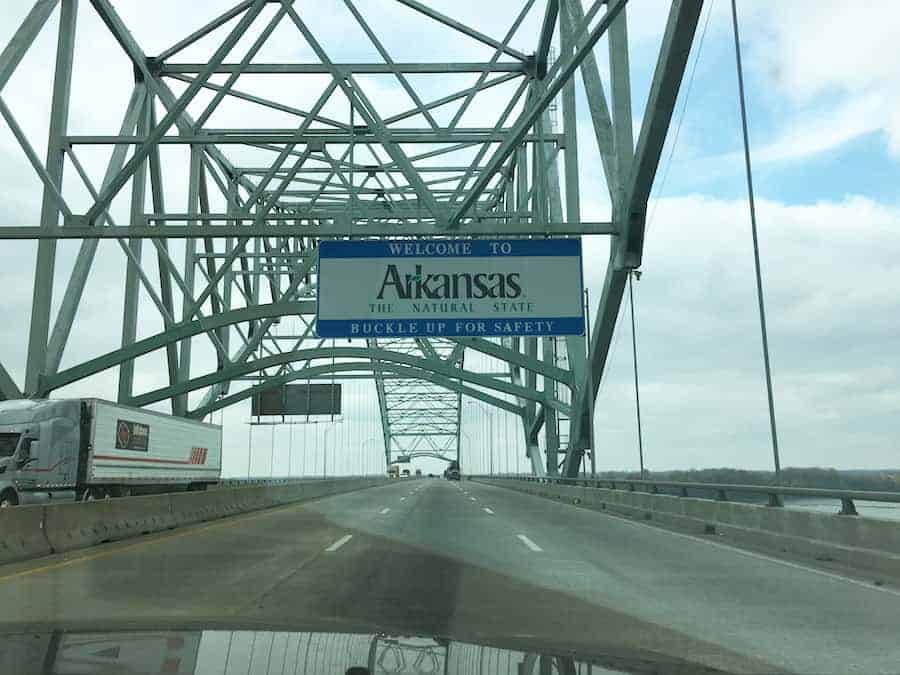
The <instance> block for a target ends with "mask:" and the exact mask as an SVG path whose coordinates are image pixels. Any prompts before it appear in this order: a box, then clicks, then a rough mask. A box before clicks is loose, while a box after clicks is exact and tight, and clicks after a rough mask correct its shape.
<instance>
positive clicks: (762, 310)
mask: <svg viewBox="0 0 900 675" xmlns="http://www.w3.org/2000/svg"><path fill="white" fill-rule="evenodd" d="M731 19H732V25H733V26H734V53H735V59H736V63H737V78H738V93H739V95H740V103H741V130H742V131H743V134H744V166H745V168H746V172H747V197H748V199H749V202H750V228H751V230H752V231H753V262H754V265H755V267H756V297H757V299H758V300H759V327H760V332H761V333H762V348H763V362H764V364H765V371H766V393H767V394H768V397H769V426H770V427H771V432H772V455H773V458H774V460H775V480H776V482H777V483H778V484H781V460H780V459H779V457H778V431H777V429H776V426H775V399H774V396H773V395H772V371H771V367H770V365H769V339H768V336H767V331H766V307H765V303H764V301H763V287H762V273H761V272H760V268H759V239H758V237H757V234H756V203H755V201H754V198H753V171H752V169H751V166H750V139H749V134H748V133H747V103H746V100H745V98H744V71H743V66H742V64H741V40H740V35H739V33H738V19H737V2H736V0H731Z"/></svg>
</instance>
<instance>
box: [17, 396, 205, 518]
mask: <svg viewBox="0 0 900 675" xmlns="http://www.w3.org/2000/svg"><path fill="white" fill-rule="evenodd" d="M221 472H222V428H221V427H220V426H216V425H213V424H206V423H204V422H198V421H195V420H189V419H185V418H181V417H173V416H171V415H165V414H163V413H157V412H153V411H150V410H143V409H139V408H131V407H128V406H123V405H119V404H117V403H111V402H109V401H104V400H101V399H96V398H82V399H46V400H32V399H20V400H10V401H2V402H0V507H10V506H16V505H18V504H41V503H47V502H51V501H52V502H56V501H74V500H80V501H91V500H94V499H105V498H108V497H127V496H130V495H137V494H154V493H159V492H173V491H178V490H204V489H206V487H207V486H209V485H210V484H214V483H216V482H218V480H219V477H220V475H221Z"/></svg>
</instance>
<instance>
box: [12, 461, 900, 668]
mask: <svg viewBox="0 0 900 675" xmlns="http://www.w3.org/2000/svg"><path fill="white" fill-rule="evenodd" d="M348 535H352V537H350V538H349V539H347V536H348ZM0 603H2V605H3V606H4V607H6V608H7V611H6V612H4V617H5V618H4V619H3V620H2V621H0V628H4V627H7V628H8V627H11V626H12V625H13V624H16V625H18V626H21V624H22V623H23V622H28V623H30V624H34V625H38V624H53V625H56V626H60V625H62V626H66V627H73V628H74V627H79V628H85V629H90V628H99V627H101V626H102V627H104V628H107V629H108V628H109V626H110V625H111V624H112V625H115V626H116V627H117V628H125V627H127V626H135V627H150V626H153V627H161V626H164V625H172V624H173V623H174V624H177V625H178V626H179V627H185V626H187V625H198V624H201V625H204V626H215V625H221V626H225V625H232V626H234V625H240V626H257V627H262V626H272V627H279V628H288V627H290V628H292V629H295V630H300V629H313V628H314V629H320V630H334V631H353V630H372V629H373V628H374V627H376V626H377V627H379V628H381V629H383V630H385V631H388V632H396V633H404V632H405V633H417V634H422V633H426V634H433V635H435V636H438V635H441V636H453V637H455V638H458V639H466V638H476V637H477V638H479V639H480V640H482V641H490V640H498V641H499V640H500V639H501V638H502V637H503V636H510V635H515V636H518V637H519V638H522V637H525V638H530V639H533V640H535V642H536V643H537V642H540V641H542V639H548V640H553V641H555V642H559V640H560V637H561V636H566V639H567V640H568V641H570V642H571V643H572V644H573V645H579V644H581V645H589V646H590V647H591V648H592V649H593V650H597V649H598V648H599V649H601V650H602V649H603V648H604V646H606V645H608V646H609V648H610V649H615V650H617V651H618V652H620V653H625V652H627V653H630V654H642V655H644V656H649V655H648V654H647V652H656V653H657V654H664V655H673V656H678V657H682V658H687V659H690V660H691V661H693V662H697V663H703V664H707V665H710V666H714V667H719V668H723V669H728V670H732V671H737V672H760V671H765V672H772V671H779V670H788V671H799V672H823V671H827V672H843V673H851V672H859V673H875V672H895V671H896V668H897V664H898V663H900V645H898V642H897V640H896V635H897V627H898V626H900V594H898V592H897V591H896V590H895V589H893V588H891V587H889V586H884V587H876V586H874V585H871V584H868V583H866V582H862V581H858V580H854V579H849V578H844V577H841V576H838V575H836V574H832V573H828V572H824V571H821V570H814V569H810V568H807V567H804V566H801V565H797V564H792V563H788V562H781V561H777V560H773V559H770V558H767V557H765V556H760V555H757V554H753V553H748V552H741V551H737V550H735V549H732V548H729V547H725V546H721V545H717V544H715V543H713V542H708V541H706V540H703V539H700V538H694V537H686V536H684V535H679V534H674V533H670V532H666V531H663V530H659V529H657V528H654V527H651V526H648V525H644V524H641V523H635V522H630V521H626V520H622V519H618V518H615V517H610V516H606V515H603V514H600V513H596V512H592V511H587V510H582V509H576V508H574V507H571V506H566V505H562V504H556V503H553V502H548V501H546V500H540V499H536V498H533V497H530V496H527V495H522V494H518V493H515V492H512V491H507V490H504V489H501V488H495V487H492V486H487V485H480V484H473V483H469V482H463V483H459V484H457V483H449V482H446V481H442V480H436V479H435V480H420V481H398V482H396V483H392V484H390V485H387V486H385V487H379V488H373V489H369V490H363V491H359V492H355V493H350V494H346V495H341V496H336V497H330V498H327V499H323V500H320V501H317V502H312V503H306V504H303V505H296V506H289V507H284V508H280V509H276V510H271V511H266V512H260V513H255V514H249V515H245V516H239V517H235V518H231V519H227V520H224V521H217V522H214V523H211V524H208V525H202V526H197V527H191V528H185V529H182V530H176V531H173V532H169V533H167V534H165V535H158V536H147V537H143V538H141V539H136V540H131V541H128V542H121V543H118V544H109V545H104V546H101V547H97V548H94V549H90V550H86V551H83V552H80V553H78V554H73V555H69V556H67V557H63V556H53V557H50V558H44V559H41V560H38V561H32V562H30V563H24V564H18V565H6V566H4V567H0Z"/></svg>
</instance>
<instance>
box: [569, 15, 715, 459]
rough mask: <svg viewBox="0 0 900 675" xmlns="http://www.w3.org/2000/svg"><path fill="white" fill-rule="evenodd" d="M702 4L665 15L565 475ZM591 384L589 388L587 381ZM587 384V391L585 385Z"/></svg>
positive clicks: (635, 251)
mask: <svg viewBox="0 0 900 675" xmlns="http://www.w3.org/2000/svg"><path fill="white" fill-rule="evenodd" d="M702 9H703V0H674V2H673V3H672V6H671V9H670V10H669V18H668V21H667V23H666V30H665V33H664V34H663V41H662V45H661V47H660V53H659V58H658V60H657V63H656V69H655V71H654V73H653V81H652V83H651V86H650V97H649V99H648V101H647V107H646V110H645V112H644V119H643V122H642V123H641V134H640V139H639V141H638V146H637V150H636V152H635V155H634V160H633V164H632V171H631V178H630V180H629V183H628V190H627V193H626V194H627V199H626V200H625V203H624V204H623V207H622V212H621V213H619V214H614V217H616V216H617V215H618V218H620V219H621V220H624V223H623V225H624V230H623V234H624V236H622V237H619V238H617V239H616V241H615V242H614V245H613V246H610V256H609V262H608V263H607V269H606V278H605V280H604V283H603V293H602V295H601V297H600V305H599V307H598V308H597V316H596V318H595V320H594V326H596V328H595V330H594V334H593V335H592V336H591V349H590V358H589V363H588V368H590V373H587V379H586V380H585V381H584V382H583V384H582V386H581V387H579V390H578V395H577V397H576V399H575V400H574V401H573V405H572V409H573V411H574V413H575V414H574V415H573V417H572V421H571V424H572V427H571V439H572V441H573V442H572V443H571V447H570V453H569V455H568V456H567V457H566V465H565V471H566V475H567V476H574V475H576V474H577V471H578V467H579V465H580V462H581V456H582V454H583V447H584V443H585V434H586V433H587V429H588V428H589V427H590V425H589V423H588V418H587V416H588V415H589V414H593V406H594V402H595V400H596V396H597V391H598V389H599V387H600V382H601V378H602V376H603V372H604V370H605V368H606V361H607V358H608V356H609V349H610V345H611V343H612V336H613V332H614V331H615V324H616V319H617V318H618V314H619V308H620V307H621V304H622V298H623V297H624V294H625V283H626V281H627V278H628V272H629V270H630V269H632V268H634V267H636V266H638V265H640V263H641V256H642V253H643V243H644V225H645V221H646V212H647V200H648V199H649V196H650V191H651V189H652V187H653V179H654V176H655V175H656V169H657V166H658V164H659V158H660V156H661V154H662V148H663V144H664V143H665V137H666V134H667V133H668V129H669V124H670V122H671V120H672V113H673V111H674V109H675V102H676V100H677V98H678V91H679V89H680V87H681V81H682V78H683V76H684V69H685V66H686V65H687V59H688V55H689V54H690V48H691V44H692V42H693V39H694V33H695V31H696V28H697V22H698V21H699V19H700V12H701V10H702ZM589 382H590V384H591V385H592V386H591V387H590V388H589V386H588V383H589ZM589 389H590V390H589Z"/></svg>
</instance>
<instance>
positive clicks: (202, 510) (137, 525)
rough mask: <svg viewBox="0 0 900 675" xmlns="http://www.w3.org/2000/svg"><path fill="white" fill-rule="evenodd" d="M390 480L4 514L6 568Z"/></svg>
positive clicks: (1, 557) (0, 524)
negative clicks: (7, 564) (9, 564)
mask: <svg viewBox="0 0 900 675" xmlns="http://www.w3.org/2000/svg"><path fill="white" fill-rule="evenodd" d="M385 483H387V479H386V478H366V479H336V480H312V481H302V482H301V481H298V482H295V483H284V484H277V485H253V486H249V487H229V488H218V489H215V490H207V491H203V492H176V493H172V494H162V495H147V496H140V497H125V498H120V499H106V500H102V501H95V502H70V503H64V504H50V505H46V506H19V507H15V508H11V509H2V510H0V564H3V563H9V562H16V561H19V560H29V559H32V558H39V557H41V556H45V555H49V554H51V553H65V552H68V551H73V550H76V549H80V548H88V547H90V546H96V545H97V544H102V543H104V542H109V541H118V540H120V539H126V538H129V537H135V536H139V535H141V534H149V533H153V532H160V531H163V530H167V529H172V528H175V527H179V526H182V525H191V524H195V523H201V522H206V521H211V520H216V519H219V518H226V517H228V516H233V515H237V514H240V513H247V512H251V511H259V510H262V509H267V508H271V507H274V506H280V505H284V504H291V503H296V502H302V501H308V500H312V499H317V498H319V497H326V496H330V495H335V494H340V493H344V492H352V491H354V490H360V489H364V488H368V487H374V486H376V485H383V484H385Z"/></svg>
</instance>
